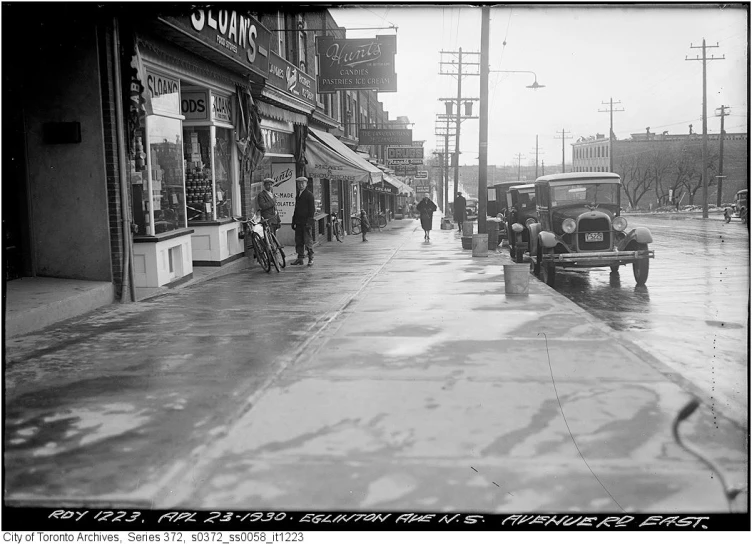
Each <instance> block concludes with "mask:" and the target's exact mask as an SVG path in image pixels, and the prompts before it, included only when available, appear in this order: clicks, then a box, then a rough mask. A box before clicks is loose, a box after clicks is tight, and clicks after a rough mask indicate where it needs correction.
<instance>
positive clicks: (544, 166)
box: [541, 161, 546, 176]
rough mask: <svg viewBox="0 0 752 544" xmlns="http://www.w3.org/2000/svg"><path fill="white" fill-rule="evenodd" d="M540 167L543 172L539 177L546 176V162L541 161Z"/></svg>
mask: <svg viewBox="0 0 752 544" xmlns="http://www.w3.org/2000/svg"><path fill="white" fill-rule="evenodd" d="M541 166H542V167H543V171H542V172H541V176H545V175H546V161H541Z"/></svg>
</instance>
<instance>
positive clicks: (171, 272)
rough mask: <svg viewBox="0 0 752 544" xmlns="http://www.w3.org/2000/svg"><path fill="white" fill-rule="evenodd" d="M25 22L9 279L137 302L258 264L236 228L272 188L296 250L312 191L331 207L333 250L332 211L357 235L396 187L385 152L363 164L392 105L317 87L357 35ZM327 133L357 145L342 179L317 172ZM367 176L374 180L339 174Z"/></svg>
mask: <svg viewBox="0 0 752 544" xmlns="http://www.w3.org/2000/svg"><path fill="white" fill-rule="evenodd" d="M4 9H5V8H4ZM9 9H11V10H13V13H12V16H13V20H17V21H24V22H25V24H28V25H30V28H33V29H35V30H34V34H35V35H36V36H37V38H35V43H36V46H35V47H34V48H18V50H16V51H14V52H13V54H12V55H11V54H7V52H8V49H7V48H6V49H5V50H4V70H3V85H4V87H3V88H4V91H5V92H4V93H3V105H4V106H5V108H4V112H5V118H4V123H3V136H4V159H5V160H4V161H3V164H4V166H3V174H4V175H3V231H4V235H5V236H4V238H5V252H4V261H5V262H4V264H5V265H6V278H5V279H6V281H8V280H13V279H17V278H22V277H25V276H49V277H54V278H69V279H83V280H94V281H102V282H109V283H111V285H112V298H113V300H118V299H120V300H133V299H135V295H134V290H135V288H139V287H145V288H151V287H162V286H169V285H175V284H177V283H180V282H184V281H187V280H189V279H190V278H191V277H192V275H193V267H194V266H217V267H221V266H224V265H226V264H227V263H229V262H232V261H233V260H235V259H239V258H241V257H242V256H243V254H244V253H243V241H242V240H241V239H240V237H239V234H240V224H239V222H238V221H237V220H236V219H235V218H236V217H237V216H239V215H248V214H251V213H253V212H254V211H255V200H256V195H257V194H258V192H259V191H260V190H261V180H262V179H264V178H266V177H272V178H273V179H275V182H276V183H275V185H276V188H275V193H277V197H278V201H279V207H280V215H281V217H282V220H283V229H282V230H281V231H280V232H281V237H282V238H283V243H289V242H291V241H292V235H293V233H292V229H289V228H287V229H285V228H284V225H289V221H290V219H291V216H292V208H293V207H294V201H295V189H294V180H295V178H296V177H297V176H300V175H304V176H307V177H308V178H309V184H310V187H311V189H312V191H313V192H314V195H315V197H316V204H317V214H318V216H317V219H318V223H317V228H316V233H317V241H318V242H321V241H325V240H326V239H327V234H328V230H327V225H328V222H327V220H326V217H327V214H328V213H331V212H335V213H340V214H341V215H342V219H343V220H345V219H347V216H348V214H352V213H355V212H356V211H357V210H359V209H360V208H361V206H362V203H363V201H362V193H363V188H364V187H367V188H370V187H371V186H373V185H375V184H379V183H381V184H382V185H383V179H384V175H383V170H382V169H379V168H377V167H376V166H375V164H379V165H381V166H383V156H384V152H383V149H382V148H381V146H371V148H370V149H368V157H369V160H370V161H371V162H369V160H364V159H363V157H360V156H359V155H358V153H357V152H356V150H357V146H358V131H359V129H360V127H364V126H379V125H384V124H386V123H388V113H387V112H385V111H384V110H383V105H382V103H381V102H380V101H378V98H377V93H376V92H374V91H367V92H366V91H338V92H335V93H331V94H320V93H318V92H317V89H316V76H317V75H318V70H319V67H318V58H317V56H316V51H315V40H316V36H318V35H331V36H337V37H344V36H345V35H346V29H344V28H341V27H339V26H338V25H337V24H336V22H335V21H334V20H333V18H332V16H331V14H330V13H329V12H328V11H327V10H325V9H320V10H317V9H313V10H309V11H306V12H301V13H293V12H290V11H289V10H288V11H281V10H280V11H268V12H245V11H242V10H239V9H236V8H235V5H233V6H229V5H228V9H222V7H221V6H220V9H213V8H201V7H194V8H192V9H191V8H190V7H186V8H182V7H175V8H170V9H171V10H172V11H169V12H165V11H160V12H158V11H156V10H157V9H164V8H161V7H157V8H150V7H144V9H141V10H138V13H135V11H134V10H125V9H121V8H119V7H118V6H114V5H110V6H108V5H106V4H105V5H80V6H79V7H78V8H77V9H78V11H77V12H76V17H73V18H71V17H69V15H70V13H66V12H65V8H62V7H59V6H56V5H51V4H46V5H44V6H42V7H39V8H37V7H35V6H32V5H15V6H11V7H9ZM6 20H7V19H6ZM61 20H66V21H67V22H66V25H59V24H58V23H59V21H61ZM312 131H318V132H320V133H323V134H326V135H327V136H325V137H324V139H326V140H327V141H329V140H328V138H329V137H331V138H333V139H334V140H336V141H337V142H338V143H336V144H335V143H333V142H329V143H331V145H332V146H334V147H337V146H338V145H340V144H341V146H342V147H341V148H338V149H336V150H335V151H336V153H332V154H331V155H330V156H331V157H332V159H331V164H328V165H325V166H329V168H328V169H327V170H326V171H327V173H326V174H322V173H321V171H320V170H319V171H318V173H315V172H316V169H315V168H313V165H311V164H310V161H309V158H310V157H309V154H308V153H307V147H308V145H313V146H315V145H318V144H320V143H321V142H322V141H323V140H322V139H318V140H316V139H315V138H312ZM322 145H325V144H322ZM334 147H329V148H328V149H329V150H330V151H333V150H334ZM338 161H339V162H338ZM358 161H360V162H358ZM350 162H352V163H353V164H354V167H355V170H356V171H357V172H358V173H359V175H362V178H363V180H359V181H353V180H352V179H350V178H348V177H339V178H338V177H337V176H336V175H333V174H332V172H335V171H336V170H337V167H339V166H341V165H342V164H345V163H347V164H348V165H349V164H350ZM373 163H375V164H373ZM398 183H399V182H397V183H395V185H397V184H398ZM386 185H387V186H389V185H388V184H386ZM385 191H389V192H392V187H391V186H389V189H385ZM344 224H345V225H346V227H349V221H347V220H345V221H344ZM287 235H289V236H287ZM286 236H287V238H289V239H287V240H286V239H285V237H286Z"/></svg>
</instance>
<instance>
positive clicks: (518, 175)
mask: <svg viewBox="0 0 752 544" xmlns="http://www.w3.org/2000/svg"><path fill="white" fill-rule="evenodd" d="M516 158H517V181H521V180H522V178H521V177H520V161H521V160H522V159H524V158H525V157H523V156H522V154H521V153H517V156H516Z"/></svg>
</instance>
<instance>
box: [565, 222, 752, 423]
mask: <svg viewBox="0 0 752 544" xmlns="http://www.w3.org/2000/svg"><path fill="white" fill-rule="evenodd" d="M627 218H628V221H629V228H631V227H635V226H644V227H648V228H649V229H650V230H651V232H652V233H653V240H654V243H653V244H651V249H654V250H655V259H653V260H651V262H650V276H649V278H648V281H647V284H646V285H645V286H644V287H637V286H636V285H635V280H634V276H633V274H632V267H631V265H630V266H626V267H621V268H620V272H619V274H617V275H612V274H611V273H610V270H609V269H592V270H590V271H566V272H563V273H561V274H557V278H556V280H557V285H556V290H557V291H558V292H560V293H562V294H563V295H565V296H566V297H567V298H569V299H570V300H572V301H573V302H575V303H577V304H578V305H579V306H581V307H582V308H584V309H586V310H588V311H589V312H590V313H592V314H593V315H594V316H596V317H597V318H599V319H601V320H603V321H604V322H605V323H606V324H608V325H609V326H610V327H612V328H613V329H615V330H617V331H621V333H622V334H624V335H627V336H628V337H629V338H630V340H632V341H634V342H636V343H638V344H639V345H641V346H642V347H644V348H646V349H647V350H648V351H649V352H651V353H652V354H654V355H655V356H656V357H657V358H659V359H660V360H661V361H663V362H664V363H666V364H667V365H668V367H669V368H670V370H669V373H671V374H672V378H673V379H675V380H676V381H680V382H684V381H685V380H686V381H688V382H689V383H690V384H691V385H692V389H693V390H694V391H695V392H696V393H699V394H701V395H702V397H703V400H704V401H705V402H706V403H707V404H708V405H709V406H711V407H713V409H717V410H719V411H721V412H722V413H724V414H726V415H728V416H729V417H732V418H733V419H735V420H736V421H738V422H744V424H746V413H747V405H748V398H747V383H748V378H747V376H748V344H747V339H748V336H749V328H748V312H749V307H748V303H749V275H750V270H749V262H750V255H749V234H748V231H747V229H746V228H745V227H744V226H743V225H742V224H741V223H739V222H735V223H730V224H726V223H724V222H723V221H720V220H718V218H713V217H712V216H711V218H710V219H708V220H704V221H703V220H700V219H694V218H688V217H687V216H684V218H680V217H677V216H656V215H653V216H648V215H642V216H636V215H635V216H632V215H629V216H627Z"/></svg>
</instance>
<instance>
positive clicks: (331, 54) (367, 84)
mask: <svg viewBox="0 0 752 544" xmlns="http://www.w3.org/2000/svg"><path fill="white" fill-rule="evenodd" d="M396 53H397V36H376V37H375V38H358V39H345V38H334V37H331V36H316V54H317V55H318V57H319V78H318V90H319V93H334V92H337V91H341V90H347V89H352V90H369V89H372V90H375V91H379V92H396V91H397V74H396V73H395V71H394V55H395V54H396Z"/></svg>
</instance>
